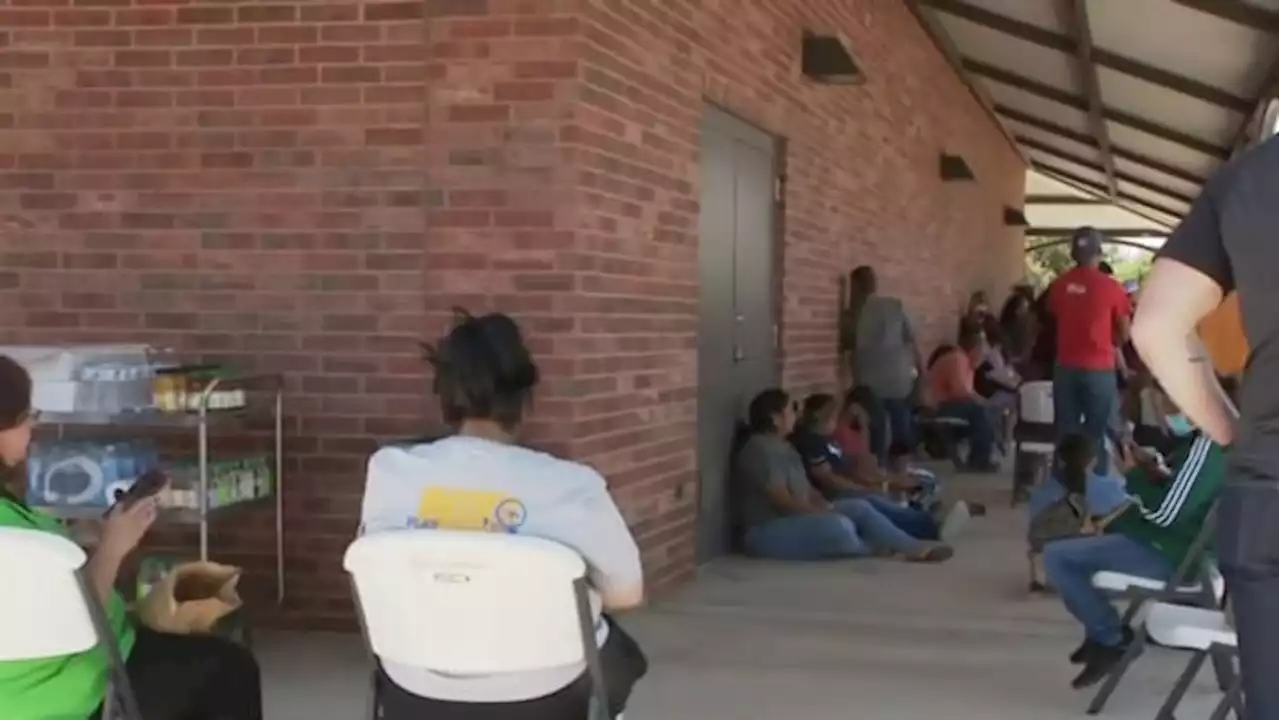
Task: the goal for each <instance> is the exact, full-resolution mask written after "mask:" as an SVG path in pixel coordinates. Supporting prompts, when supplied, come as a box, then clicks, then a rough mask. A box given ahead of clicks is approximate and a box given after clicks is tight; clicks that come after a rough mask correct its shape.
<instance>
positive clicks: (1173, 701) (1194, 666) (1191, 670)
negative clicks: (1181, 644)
mask: <svg viewBox="0 0 1280 720" xmlns="http://www.w3.org/2000/svg"><path fill="white" fill-rule="evenodd" d="M1208 655H1209V653H1207V652H1197V653H1195V654H1194V655H1192V656H1191V661H1190V662H1188V663H1187V669H1185V670H1183V671H1182V674H1181V675H1179V676H1178V681H1177V682H1175V683H1174V684H1173V689H1172V690H1170V691H1169V696H1168V697H1166V698H1165V699H1164V704H1163V705H1161V706H1160V710H1159V712H1157V713H1156V720H1174V712H1175V711H1176V710H1177V709H1178V704H1179V703H1181V702H1182V698H1183V697H1185V696H1186V694H1187V690H1188V689H1189V688H1190V687H1191V683H1193V682H1195V679H1196V675H1197V674H1198V673H1199V672H1200V668H1201V667H1204V661H1205V658H1206V657H1208Z"/></svg>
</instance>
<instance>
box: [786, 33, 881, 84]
mask: <svg viewBox="0 0 1280 720" xmlns="http://www.w3.org/2000/svg"><path fill="white" fill-rule="evenodd" d="M800 72H802V73H804V76H805V77H807V78H809V79H810V80H813V81H815V82H820V83H823V84H825V85H857V84H859V83H861V82H863V81H864V80H866V76H865V75H863V74H862V67H861V66H860V65H858V60H857V58H855V57H854V56H853V51H852V50H850V49H849V42H848V41H847V40H845V38H844V37H842V36H839V35H819V34H817V33H814V32H810V31H808V30H806V31H805V32H804V37H803V39H802V40H801V46H800Z"/></svg>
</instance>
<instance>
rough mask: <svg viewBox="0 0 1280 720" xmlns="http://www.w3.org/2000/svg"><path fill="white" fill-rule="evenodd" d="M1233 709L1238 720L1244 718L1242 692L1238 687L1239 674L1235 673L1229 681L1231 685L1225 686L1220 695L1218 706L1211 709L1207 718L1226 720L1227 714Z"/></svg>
mask: <svg viewBox="0 0 1280 720" xmlns="http://www.w3.org/2000/svg"><path fill="white" fill-rule="evenodd" d="M1232 711H1235V714H1236V718H1237V719H1238V720H1244V694H1243V693H1242V692H1241V689H1240V676H1239V675H1236V676H1235V679H1234V680H1233V681H1232V683H1231V687H1229V688H1227V689H1226V691H1225V692H1224V693H1223V695H1222V700H1221V702H1219V703H1218V707H1216V708H1214V709H1213V714H1212V715H1210V716H1209V720H1227V715H1228V714H1229V713H1231V712H1232Z"/></svg>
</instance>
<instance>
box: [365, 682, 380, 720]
mask: <svg viewBox="0 0 1280 720" xmlns="http://www.w3.org/2000/svg"><path fill="white" fill-rule="evenodd" d="M366 703H367V704H368V710H367V712H368V715H369V720H378V716H379V715H380V713H379V712H378V671H377V670H376V669H375V670H374V671H373V672H371V673H369V697H368V699H367V700H366Z"/></svg>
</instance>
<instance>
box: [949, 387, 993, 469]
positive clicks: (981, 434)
mask: <svg viewBox="0 0 1280 720" xmlns="http://www.w3.org/2000/svg"><path fill="white" fill-rule="evenodd" d="M938 415H939V416H941V417H950V418H959V419H961V420H964V421H965V422H967V423H969V464H970V465H987V464H990V462H991V449H992V447H993V446H994V445H995V443H996V429H995V426H994V425H992V424H991V415H990V413H988V412H987V407H986V406H985V405H982V404H981V403H977V402H974V401H973V400H954V401H952V402H945V403H942V404H940V405H938Z"/></svg>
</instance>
